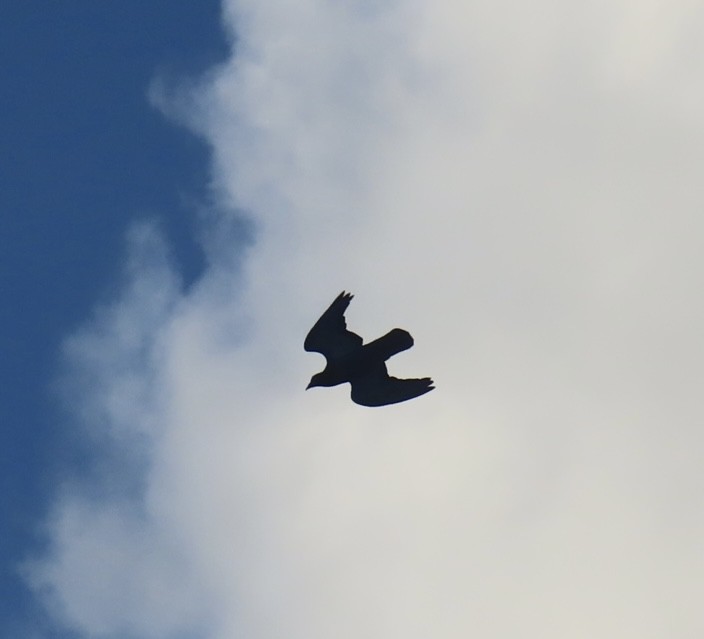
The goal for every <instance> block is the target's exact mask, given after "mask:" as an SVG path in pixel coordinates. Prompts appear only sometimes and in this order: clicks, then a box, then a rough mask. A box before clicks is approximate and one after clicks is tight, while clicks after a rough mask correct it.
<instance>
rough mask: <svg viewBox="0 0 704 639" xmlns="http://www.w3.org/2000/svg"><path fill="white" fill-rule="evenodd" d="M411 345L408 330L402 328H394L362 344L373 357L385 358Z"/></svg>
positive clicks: (411, 341)
mask: <svg viewBox="0 0 704 639" xmlns="http://www.w3.org/2000/svg"><path fill="white" fill-rule="evenodd" d="M411 346H413V338H412V337H411V334H410V333H409V332H408V331H404V330H403V329H402V328H394V329H393V330H391V331H389V332H388V333H387V334H386V335H383V336H382V337H380V338H378V339H375V340H374V341H373V342H369V344H366V345H365V346H364V349H365V350H367V351H368V352H370V353H374V356H375V357H379V358H380V359H383V360H387V359H389V357H391V356H392V355H396V353H400V352H401V351H405V350H406V349H408V348H411Z"/></svg>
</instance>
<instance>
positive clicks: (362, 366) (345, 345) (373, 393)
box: [303, 291, 435, 406]
mask: <svg viewBox="0 0 704 639" xmlns="http://www.w3.org/2000/svg"><path fill="white" fill-rule="evenodd" d="M351 299H352V295H351V294H350V293H346V292H345V291H342V293H340V294H339V295H338V296H337V297H336V298H335V300H334V301H333V303H332V304H330V307H329V308H328V309H327V310H326V311H325V312H324V313H323V314H322V315H321V316H320V319H319V320H318V321H317V322H316V323H315V325H314V326H313V328H311V329H310V332H309V333H308V335H307V336H306V339H305V342H304V343H303V348H305V350H307V351H313V352H316V353H322V354H323V355H325V359H326V360H327V366H326V367H325V370H323V371H322V372H321V373H316V374H315V375H313V377H312V378H311V380H310V384H308V388H313V387H314V386H337V385H338V384H344V383H346V382H349V383H350V384H351V385H352V401H353V402H356V403H357V404H361V405H362V406H385V405H386V404H396V403H398V402H405V401H406V400H407V399H413V398H414V397H418V396H419V395H423V394H425V393H427V392H429V391H431V390H433V388H435V387H434V386H433V380H432V379H430V377H424V378H422V379H397V378H396V377H390V376H389V374H388V373H387V371H386V364H385V363H384V362H385V361H386V360H387V359H389V358H390V357H391V356H392V355H396V353H400V352H401V351H405V350H406V349H407V348H411V346H413V338H412V337H411V335H410V333H409V332H408V331H404V330H403V329H402V328H394V329H393V330H391V331H389V332H388V333H387V334H386V335H384V336H383V337H380V338H379V339H375V340H374V341H373V342H370V343H369V344H364V343H363V341H364V340H362V338H361V337H360V336H359V335H357V334H356V333H353V332H352V331H348V330H347V324H346V322H345V310H347V307H348V306H349V304H350V301H351ZM306 390H307V389H306Z"/></svg>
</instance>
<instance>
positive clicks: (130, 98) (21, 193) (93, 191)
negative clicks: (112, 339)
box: [0, 0, 227, 637]
mask: <svg viewBox="0 0 704 639" xmlns="http://www.w3.org/2000/svg"><path fill="white" fill-rule="evenodd" d="M0 50H1V53H0V57H1V58H2V60H3V64H2V70H1V71H0V73H1V74H2V94H3V100H2V102H3V112H2V117H1V118H0V139H1V140H2V148H3V150H4V153H5V158H6V159H5V161H4V162H3V169H2V171H1V172H0V211H2V214H1V215H0V244H1V248H0V255H1V256H2V257H1V258H0V260H1V261H2V268H1V269H0V282H1V283H0V290H1V291H2V296H3V304H2V311H0V336H1V337H0V339H1V340H2V346H1V347H0V352H2V364H1V367H0V368H1V371H2V381H1V383H0V387H1V388H2V401H1V402H0V424H2V428H1V429H0V450H1V451H2V453H1V459H2V462H1V463H0V473H1V474H2V476H1V479H0V482H1V483H2V486H3V490H2V493H1V495H2V496H1V501H0V508H1V509H2V514H1V515H0V519H1V520H2V521H3V522H4V523H3V533H2V535H0V558H1V561H2V569H1V570H0V629H1V630H0V634H2V635H3V636H7V637H9V636H18V635H15V634H14V632H13V631H12V629H13V628H15V627H16V626H15V624H18V623H21V622H22V621H26V620H27V618H31V617H32V616H35V615H36V614H37V609H36V608H35V607H34V606H33V605H32V600H31V596H30V595H29V593H28V591H27V589H26V588H25V587H24V585H23V583H22V581H21V580H20V579H19V578H18V577H17V576H16V568H17V563H18V562H19V561H21V560H23V559H24V558H25V557H26V556H27V554H28V553H29V552H31V551H33V550H35V549H36V548H37V545H41V543H42V540H41V537H40V535H39V534H38V526H39V524H40V522H41V519H42V517H43V516H45V514H46V510H47V505H48V503H49V500H50V499H51V498H52V496H53V491H54V490H55V487H56V483H57V481H58V480H59V478H61V477H64V476H65V475H66V473H71V472H74V471H75V470H76V468H78V469H80V467H81V465H82V464H83V463H84V461H85V455H90V450H85V449H81V448H79V447H77V446H75V444H76V442H75V441H74V440H72V439H71V436H70V435H69V433H68V431H67V429H66V428H64V427H63V426H64V424H63V420H65V415H64V414H63V413H61V412H60V411H59V410H58V408H59V407H58V405H57V403H58V402H57V398H56V396H55V394H54V393H52V391H51V388H52V383H53V381H54V377H55V376H56V374H57V370H58V367H59V364H60V357H59V352H60V345H61V342H62V340H63V339H64V338H65V337H66V336H67V335H68V334H69V333H71V332H72V331H74V330H75V329H76V327H77V326H78V325H79V324H80V323H82V322H83V321H84V320H85V319H86V317H87V316H88V315H89V314H90V311H91V309H92V308H93V306H94V305H95V304H96V303H97V302H98V301H99V300H101V299H105V298H106V297H108V296H109V295H110V291H111V290H113V289H114V288H115V286H116V282H117V280H118V278H119V273H120V263H121V261H122V260H123V258H124V254H125V250H126V249H125V234H126V232H127V229H128V228H129V225H130V223H131V222H132V221H133V220H135V219H140V218H144V217H147V218H156V219H158V220H159V222H160V223H161V225H162V228H163V229H164V232H165V233H166V235H167V236H168V238H169V241H170V242H171V245H172V250H173V251H174V253H175V255H176V257H177V259H178V262H179V264H180V267H181V268H182V269H183V273H184V276H185V277H186V279H190V280H192V279H193V278H194V277H195V276H196V275H197V274H198V272H199V271H200V270H201V268H202V254H201V250H200V247H199V246H198V243H197V241H196V239H195V238H194V224H195V217H194V213H195V209H196V208H197V207H198V206H199V205H200V204H202V203H203V202H204V201H205V198H206V196H205V194H206V186H207V180H208V173H207V166H208V153H209V151H208V149H207V147H206V145H205V143H204V142H203V141H202V140H201V139H199V138H197V137H196V136H195V135H193V134H192V133H191V132H189V131H187V130H186V129H184V128H181V127H179V126H175V125H174V124H173V123H171V122H169V121H167V119H166V118H165V117H164V116H163V115H162V114H161V113H159V112H158V111H157V110H156V109H155V108H153V107H152V106H150V104H149V101H148V98H147V92H148V89H149V86H150V83H151V82H152V81H153V80H154V78H155V77H157V76H159V75H165V76H167V77H170V78H180V77H186V78H187V77H191V76H193V75H194V74H198V73H199V72H202V71H203V70H204V69H205V68H207V67H208V66H209V65H212V64H213V63H215V62H217V61H221V60H222V59H224V57H225V56H226V54H227V43H226V41H225V38H224V35H223V32H222V30H221V25H220V7H219V3H218V2H215V1H212V0H206V1H204V2H198V3H192V2H184V1H178V0H177V1H173V0H169V1H158V0H157V1H154V2H137V1H133V0H128V1H126V2H119V3H102V2H92V1H78V2H69V3H59V2H43V1H30V2H11V3H3V5H2V8H0ZM47 636H59V635H58V634H49V635H47Z"/></svg>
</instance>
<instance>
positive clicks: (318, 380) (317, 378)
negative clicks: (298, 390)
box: [306, 373, 330, 390]
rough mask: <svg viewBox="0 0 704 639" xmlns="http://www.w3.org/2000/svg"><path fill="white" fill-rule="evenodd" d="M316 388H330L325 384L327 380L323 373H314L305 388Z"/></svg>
mask: <svg viewBox="0 0 704 639" xmlns="http://www.w3.org/2000/svg"><path fill="white" fill-rule="evenodd" d="M316 386H330V384H328V383H327V379H326V378H325V375H324V374H323V373H316V374H315V375H313V377H311V378H310V382H309V383H308V386H306V390H308V389H309V388H315V387H316Z"/></svg>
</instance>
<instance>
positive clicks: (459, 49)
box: [28, 0, 704, 639]
mask: <svg viewBox="0 0 704 639" xmlns="http://www.w3.org/2000/svg"><path fill="white" fill-rule="evenodd" d="M703 18H704V9H702V7H701V6H700V4H699V3H695V2H689V1H688V0H671V1H670V2H667V3H664V2H662V3H658V2H641V3H632V2H627V1H625V0H612V1H611V2H608V3H602V2H596V1H589V2H586V3H576V2H567V3H565V2H552V1H550V0H538V1H535V2H532V3H528V4H526V3H525V2H518V1H513V0H507V1H505V2H493V3H467V2H452V1H442V2H435V3H421V2H412V1H408V2H401V1H399V2H395V3H393V2H390V3H385V4H384V6H382V7H380V6H379V5H378V4H375V3H372V4H369V3H366V2H329V1H328V2H326V1H324V0H304V1H302V2H301V1H299V2H295V3H291V2H285V1H284V0H269V1H267V2H261V1H260V0H258V1H246V0H239V1H230V2H226V3H225V20H226V24H227V28H228V29H229V30H230V31H231V32H232V33H233V34H234V37H235V38H236V39H237V44H236V46H235V50H234V54H233V56H232V58H231V59H230V60H229V62H228V63H227V64H225V65H224V66H222V67H221V68H218V69H215V70H213V72H212V73H211V74H210V75H208V76H207V77H205V78H203V79H202V82H201V83H200V84H199V85H198V86H197V87H195V88H191V89H189V92H187V93H183V92H181V93H180V94H179V93H178V92H173V91H172V92H170V91H164V90H163V89H155V90H154V91H153V95H154V99H155V100H156V101H157V102H158V103H159V104H160V105H161V107H162V108H163V109H164V110H165V111H167V112H169V113H170V115H171V116H175V117H178V118H181V119H182V120H184V121H187V122H189V123H190V125H191V126H192V127H193V128H194V129H195V130H197V131H198V132H199V133H200V134H201V135H204V136H205V137H206V138H207V139H208V140H209V142H210V143H211V144H212V148H213V158H214V159H213V167H212V170H213V193H214V197H215V199H216V201H217V204H218V208H219V209H220V210H222V211H225V213H224V214H223V215H222V217H221V218H219V219H218V220H215V221H214V220H212V219H211V220H210V221H208V222H204V224H206V225H207V226H206V227H205V228H204V229H203V233H204V237H206V238H211V240H210V241H207V242H206V244H207V247H208V251H209V254H208V263H209V267H208V269H207V271H206V273H205V274H204V276H203V277H202V279H201V280H200V281H199V282H198V283H197V284H196V285H195V286H194V287H193V288H191V289H189V290H188V292H185V293H184V292H183V291H182V290H181V289H180V287H179V283H178V277H177V276H176V274H175V272H174V269H173V268H172V266H171V265H170V263H169V259H168V250H167V248H166V247H163V245H162V242H161V240H160V239H159V237H158V230H157V229H153V228H150V227H148V226H145V227H141V228H139V229H135V231H134V233H133V235H132V240H131V245H132V249H131V250H132V257H131V261H130V264H129V267H128V269H127V277H126V284H125V287H124V291H123V292H122V294H121V296H120V297H119V298H118V299H116V300H115V301H114V303H113V305H112V306H110V307H109V308H104V309H103V310H102V311H100V312H99V313H97V314H96V316H95V318H94V319H93V320H91V321H90V322H89V323H87V325H86V327H85V329H84V330H83V331H82V332H80V333H79V334H77V335H75V336H73V337H72V338H71V339H69V340H68V341H67V349H66V352H67V361H68V362H69V372H68V373H67V379H66V380H65V381H64V383H65V384H66V388H67V390H66V393H67V394H68V393H70V397H71V398H72V402H73V403H74V404H75V406H76V415H77V417H76V420H77V422H78V421H80V423H81V424H83V427H85V428H86V433H90V435H88V434H87V435H86V436H90V437H96V438H97V439H98V440H99V441H103V442H105V441H107V442H108V444H109V446H108V448H110V450H112V451H113V453H111V455H110V459H111V461H109V462H106V463H105V469H104V472H103V473H102V474H100V475H99V476H100V477H101V478H102V481H101V482H97V484H92V485H91V486H90V488H89V487H87V486H81V485H76V484H67V486H66V487H65V488H64V489H63V490H62V491H61V494H60V495H59V496H58V497H57V504H56V508H55V511H54V517H53V518H52V520H51V521H50V522H49V531H50V534H51V538H52V540H53V543H52V546H51V548H50V551H49V552H48V554H47V555H46V556H45V557H43V558H40V559H39V560H38V561H37V562H36V563H34V564H33V565H32V566H31V568H28V574H29V578H30V579H31V580H32V582H33V583H34V584H36V586H37V588H38V589H39V590H40V592H42V593H43V596H44V597H46V600H47V603H48V605H50V606H51V608H52V610H54V612H55V614H56V615H57V619H61V620H63V622H65V623H67V624H69V625H71V626H73V627H75V628H76V629H78V630H80V631H81V632H82V633H83V634H84V635H85V636H86V637H103V636H104V637H125V636H131V635H133V636H135V637H140V638H142V637H144V638H149V639H151V638H171V637H203V638H208V639H232V637H246V638H247V639H259V638H261V639H271V638H275V637H282V638H283V637H286V639H331V638H333V637H334V638H335V639H348V638H349V639H353V638H354V639H359V638H360V637H365V638H367V639H382V638H383V639H392V638H393V639H414V638H417V639H427V638H428V637H439V638H443V639H455V638H456V639H466V638H467V637H469V636H471V637H483V638H489V639H509V638H510V639H514V638H516V637H524V638H535V639H538V638H540V639H564V637H570V639H580V638H582V637H583V638H585V639H586V638H589V639H593V638H594V637H599V638H600V639H629V638H633V639H651V638H652V639H656V638H657V639H665V638H667V639H673V638H675V639H680V638H682V639H692V638H695V637H697V638H699V637H701V636H702V633H704V609H703V608H702V606H701V597H700V593H701V588H702V583H703V579H704V552H703V550H704V548H702V539H704V503H703V501H704V497H703V495H704V481H703V479H704V475H703V474H702V452H701V451H702V449H703V447H704V435H703V434H702V424H703V423H704V410H703V408H702V401H701V382H702V364H701V362H702V361H703V358H704V343H703V340H702V328H701V327H702V324H703V320H704V304H703V303H702V295H701V291H702V289H703V286H702V285H703V284H704V282H703V281H702V280H703V278H702V272H703V270H702V267H703V266H704V264H703V263H702V262H703V261H704V259H703V258H702V256H701V237H702V232H703V231H704V229H703V228H702V227H703V226H704V223H703V222H702V203H703V202H702V200H703V199H704V192H703V191H702V181H701V166H702V164H703V160H704V157H703V156H704V152H703V149H704V146H703V143H704V136H703V134H704V125H703V124H702V117H701V114H702V113H703V112H704V89H703V85H702V81H701V68H702V67H701V64H702V60H703V56H704V44H703V43H702V39H701V33H702V27H703V26H704V21H703ZM235 212H237V213H235ZM242 212H243V213H244V215H246V216H247V217H248V218H249V219H250V220H251V221H252V222H253V227H254V241H253V242H252V243H251V244H245V243H243V242H235V241H233V242H231V243H230V242H223V241H217V238H218V237H223V236H224V237H230V236H229V235H227V234H228V233H230V231H229V230H228V229H230V225H231V223H232V222H231V220H229V219H228V216H235V215H240V214H242ZM233 254H234V257H233ZM343 288H344V289H346V290H349V291H352V292H353V293H355V294H356V297H355V299H354V301H353V302H352V305H351V306H350V308H349V310H348V314H347V316H348V326H349V327H350V328H351V329H352V330H355V331H356V332H358V333H359V334H361V335H362V336H364V337H365V338H368V339H371V338H374V337H377V336H378V335H380V334H382V333H384V332H386V331H387V330H389V329H390V328H392V327H394V326H401V327H403V328H406V329H408V330H409V331H410V332H411V333H412V334H413V336H414V337H415V339H416V346H415V347H414V348H413V350H411V351H409V352H408V353H406V354H403V355H400V356H398V357H395V358H394V359H393V361H392V362H390V371H391V373H392V374H396V375H398V376H401V377H403V376H410V377H415V376H425V375H431V376H432V377H433V378H434V379H435V381H436V384H437V389H436V390H435V391H434V392H433V393H431V394H429V395H427V396H424V397H422V398H420V399H417V400H414V401H411V402H408V403H405V404H401V405H396V406H391V407H387V408H382V409H365V408H363V407H360V406H356V405H354V404H352V403H351V401H350V400H349V388H348V387H338V388H334V389H314V390H310V391H308V392H303V389H304V388H305V386H306V384H307V382H308V379H309V377H310V375H311V374H312V373H314V372H317V371H318V370H320V369H321V368H322V363H323V362H322V358H320V356H318V355H315V354H310V353H305V352H303V350H302V341H303V338H304V336H305V334H306V331H307V330H308V328H309V327H310V326H311V325H312V323H313V321H315V319H317V317H318V315H319V314H320V312H322V310H323V309H324V308H325V307H326V306H327V305H328V304H329V303H330V302H331V301H332V299H333V298H334V297H335V296H336V295H337V294H338V293H339V292H340V291H341V290H342V289H343ZM114 451H119V454H118V453H116V452H114ZM121 469H122V470H121ZM126 477H127V479H126ZM135 478H139V481H137V479H135Z"/></svg>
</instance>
